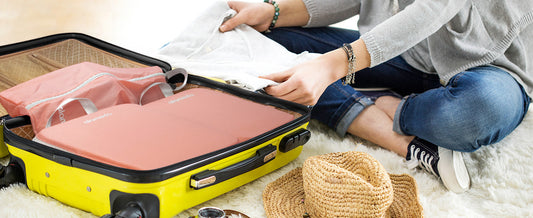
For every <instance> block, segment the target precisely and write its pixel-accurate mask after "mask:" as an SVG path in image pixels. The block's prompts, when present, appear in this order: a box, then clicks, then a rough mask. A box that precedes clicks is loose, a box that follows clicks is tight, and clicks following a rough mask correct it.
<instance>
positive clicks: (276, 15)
mask: <svg viewBox="0 0 533 218" xmlns="http://www.w3.org/2000/svg"><path fill="white" fill-rule="evenodd" d="M264 2H265V3H269V4H272V5H273V6H274V10H275V11H274V17H273V18H272V23H270V26H269V27H268V30H272V29H274V26H276V22H277V21H278V17H279V5H278V3H277V2H276V1H274V0H264Z"/></svg>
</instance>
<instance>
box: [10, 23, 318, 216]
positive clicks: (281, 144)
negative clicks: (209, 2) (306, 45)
mask: <svg viewBox="0 0 533 218" xmlns="http://www.w3.org/2000/svg"><path fill="white" fill-rule="evenodd" d="M84 61H89V62H94V63H98V64H102V65H106V66H110V67H146V66H159V67H161V68H162V69H163V71H165V72H167V71H170V70H171V67H170V65H169V64H167V63H165V62H163V61H160V60H157V59H153V58H150V57H147V56H144V55H141V54H138V53H135V52H131V51H129V50H127V49H123V48H120V47H117V46H115V45H112V44H109V43H106V42H104V41H101V40H98V39H96V38H93V37H90V36H87V35H84V34H79V33H66V34H58V35H52V36H48V37H43V38H39V39H35V40H30V41H26V42H21V43H16V44H12V45H7V46H2V47H0V73H1V75H3V77H2V78H0V80H1V84H0V91H2V90H5V89H6V88H9V87H11V86H14V85H16V84H19V83H21V82H24V81H26V80H28V79H31V78H33V77H36V76H38V75H42V74H44V73H47V72H51V71H53V70H56V69H59V68H62V67H65V66H70V65H73V64H76V63H80V62H84ZM187 80H188V81H187V85H186V86H187V87H203V88H209V89H214V90H217V91H221V92H225V93H228V94H231V95H234V96H238V97H239V98H243V99H248V100H252V101H254V102H257V103H260V104H265V105H269V106H273V107H275V108H277V109H279V110H283V111H285V112H289V113H291V114H293V115H294V117H295V118H294V119H293V120H291V121H290V122H287V123H286V124H285V125H283V126H281V127H278V128H275V129H272V130H270V131H267V132H264V133H263V134H260V135H257V136H256V137H254V138H252V139H249V140H247V141H244V142H241V143H238V144H235V145H231V146H228V147H225V148H223V149H220V150H217V151H214V152H209V153H206V154H203V155H200V156H198V157H194V158H191V159H188V160H185V161H180V162H178V163H175V164H171V165H169V166H165V167H162V168H158V169H153V170H131V169H125V168H120V167H116V166H112V165H109V164H105V163H101V162H97V161H94V160H91V159H87V158H84V157H81V156H77V155H74V154H72V153H69V152H65V151H63V150H60V149H56V148H53V147H49V146H46V145H43V144H40V143H37V142H35V141H32V138H33V137H34V135H33V133H32V129H31V122H30V120H29V118H28V117H14V118H12V117H9V116H8V115H6V113H5V110H4V109H3V108H0V114H1V115H3V116H2V118H1V120H0V122H1V126H2V128H3V131H2V134H3V140H2V141H0V142H5V143H0V156H5V155H10V161H9V164H8V165H7V166H5V167H3V168H2V170H1V171H0V177H1V178H0V186H7V185H10V184H12V183H17V182H20V183H25V184H26V185H27V186H28V188H29V189H30V190H33V191H35V192H37V193H40V194H43V195H46V196H50V197H52V198H54V199H56V200H58V201H60V202H63V203H65V204H67V205H70V206H72V207H76V208H79V209H82V210H85V211H88V212H91V213H93V214H95V215H97V216H104V217H115V216H117V217H119V216H130V217H171V216H174V215H177V214H178V213H180V212H181V211H183V210H186V209H188V208H190V207H193V206H195V205H198V204H200V203H202V202H205V201H207V200H209V199H212V198H215V197H217V196H219V195H221V194H223V193H226V192H228V191H230V190H232V189H235V188H237V187H239V186H242V185H244V184H246V183H248V182H250V181H253V180H254V179H257V178H259V177H261V176H263V175H265V174H267V173H269V172H272V171H274V170H276V169H278V168H280V167H282V166H284V165H286V164H287V163H289V162H290V161H292V160H294V159H295V158H296V157H298V155H299V154H300V152H301V150H302V145H303V144H305V143H306V142H307V141H308V140H309V137H310V132H309V131H308V130H306V128H307V124H308V122H309V117H310V108H309V107H306V106H303V105H299V104H295V103H292V102H287V101H283V100H280V99H276V98H273V97H271V96H268V95H265V94H263V93H258V92H250V91H246V90H243V89H240V88H237V87H234V86H231V85H228V84H225V83H221V82H217V81H214V80H211V79H206V78H203V77H199V76H194V75H190V76H189V77H188V79H187ZM180 82H181V81H172V84H174V83H180ZM178 85H180V84H178ZM258 125H260V124H258ZM0 136H2V135H0ZM206 137H208V136H206ZM191 146H194V145H191ZM147 147H149V145H147ZM141 152H142V151H141Z"/></svg>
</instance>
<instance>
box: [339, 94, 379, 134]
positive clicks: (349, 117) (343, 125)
mask: <svg viewBox="0 0 533 218" xmlns="http://www.w3.org/2000/svg"><path fill="white" fill-rule="evenodd" d="M373 104H374V102H373V101H372V100H370V99H369V98H366V97H365V98H360V99H359V100H358V101H357V102H355V104H354V105H353V106H352V107H350V109H348V111H346V113H345V114H344V116H342V118H341V119H340V120H339V123H338V125H337V127H336V128H335V132H337V134H338V135H339V136H341V137H344V136H345V135H346V132H347V131H348V128H349V127H350V125H351V124H352V122H353V121H354V120H355V118H356V117H357V116H359V114H360V113H361V112H362V111H363V110H364V109H365V108H366V107H368V106H370V105H373Z"/></svg>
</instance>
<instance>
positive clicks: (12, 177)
mask: <svg viewBox="0 0 533 218" xmlns="http://www.w3.org/2000/svg"><path fill="white" fill-rule="evenodd" d="M15 183H24V172H23V170H22V168H21V167H20V166H19V165H18V164H17V163H15V162H12V163H9V164H8V165H7V166H1V167H0V188H4V187H7V186H9V185H11V184H15Z"/></svg>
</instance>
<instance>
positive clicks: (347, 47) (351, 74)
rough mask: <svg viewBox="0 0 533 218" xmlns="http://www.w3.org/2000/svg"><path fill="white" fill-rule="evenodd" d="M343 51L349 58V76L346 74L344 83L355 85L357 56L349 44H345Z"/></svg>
mask: <svg viewBox="0 0 533 218" xmlns="http://www.w3.org/2000/svg"><path fill="white" fill-rule="evenodd" d="M342 49H343V50H344V52H346V56H347V57H348V74H346V77H345V78H344V80H343V83H344V84H353V83H354V82H355V54H354V53H353V49H352V45H351V44H349V43H344V44H343V45H342Z"/></svg>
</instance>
